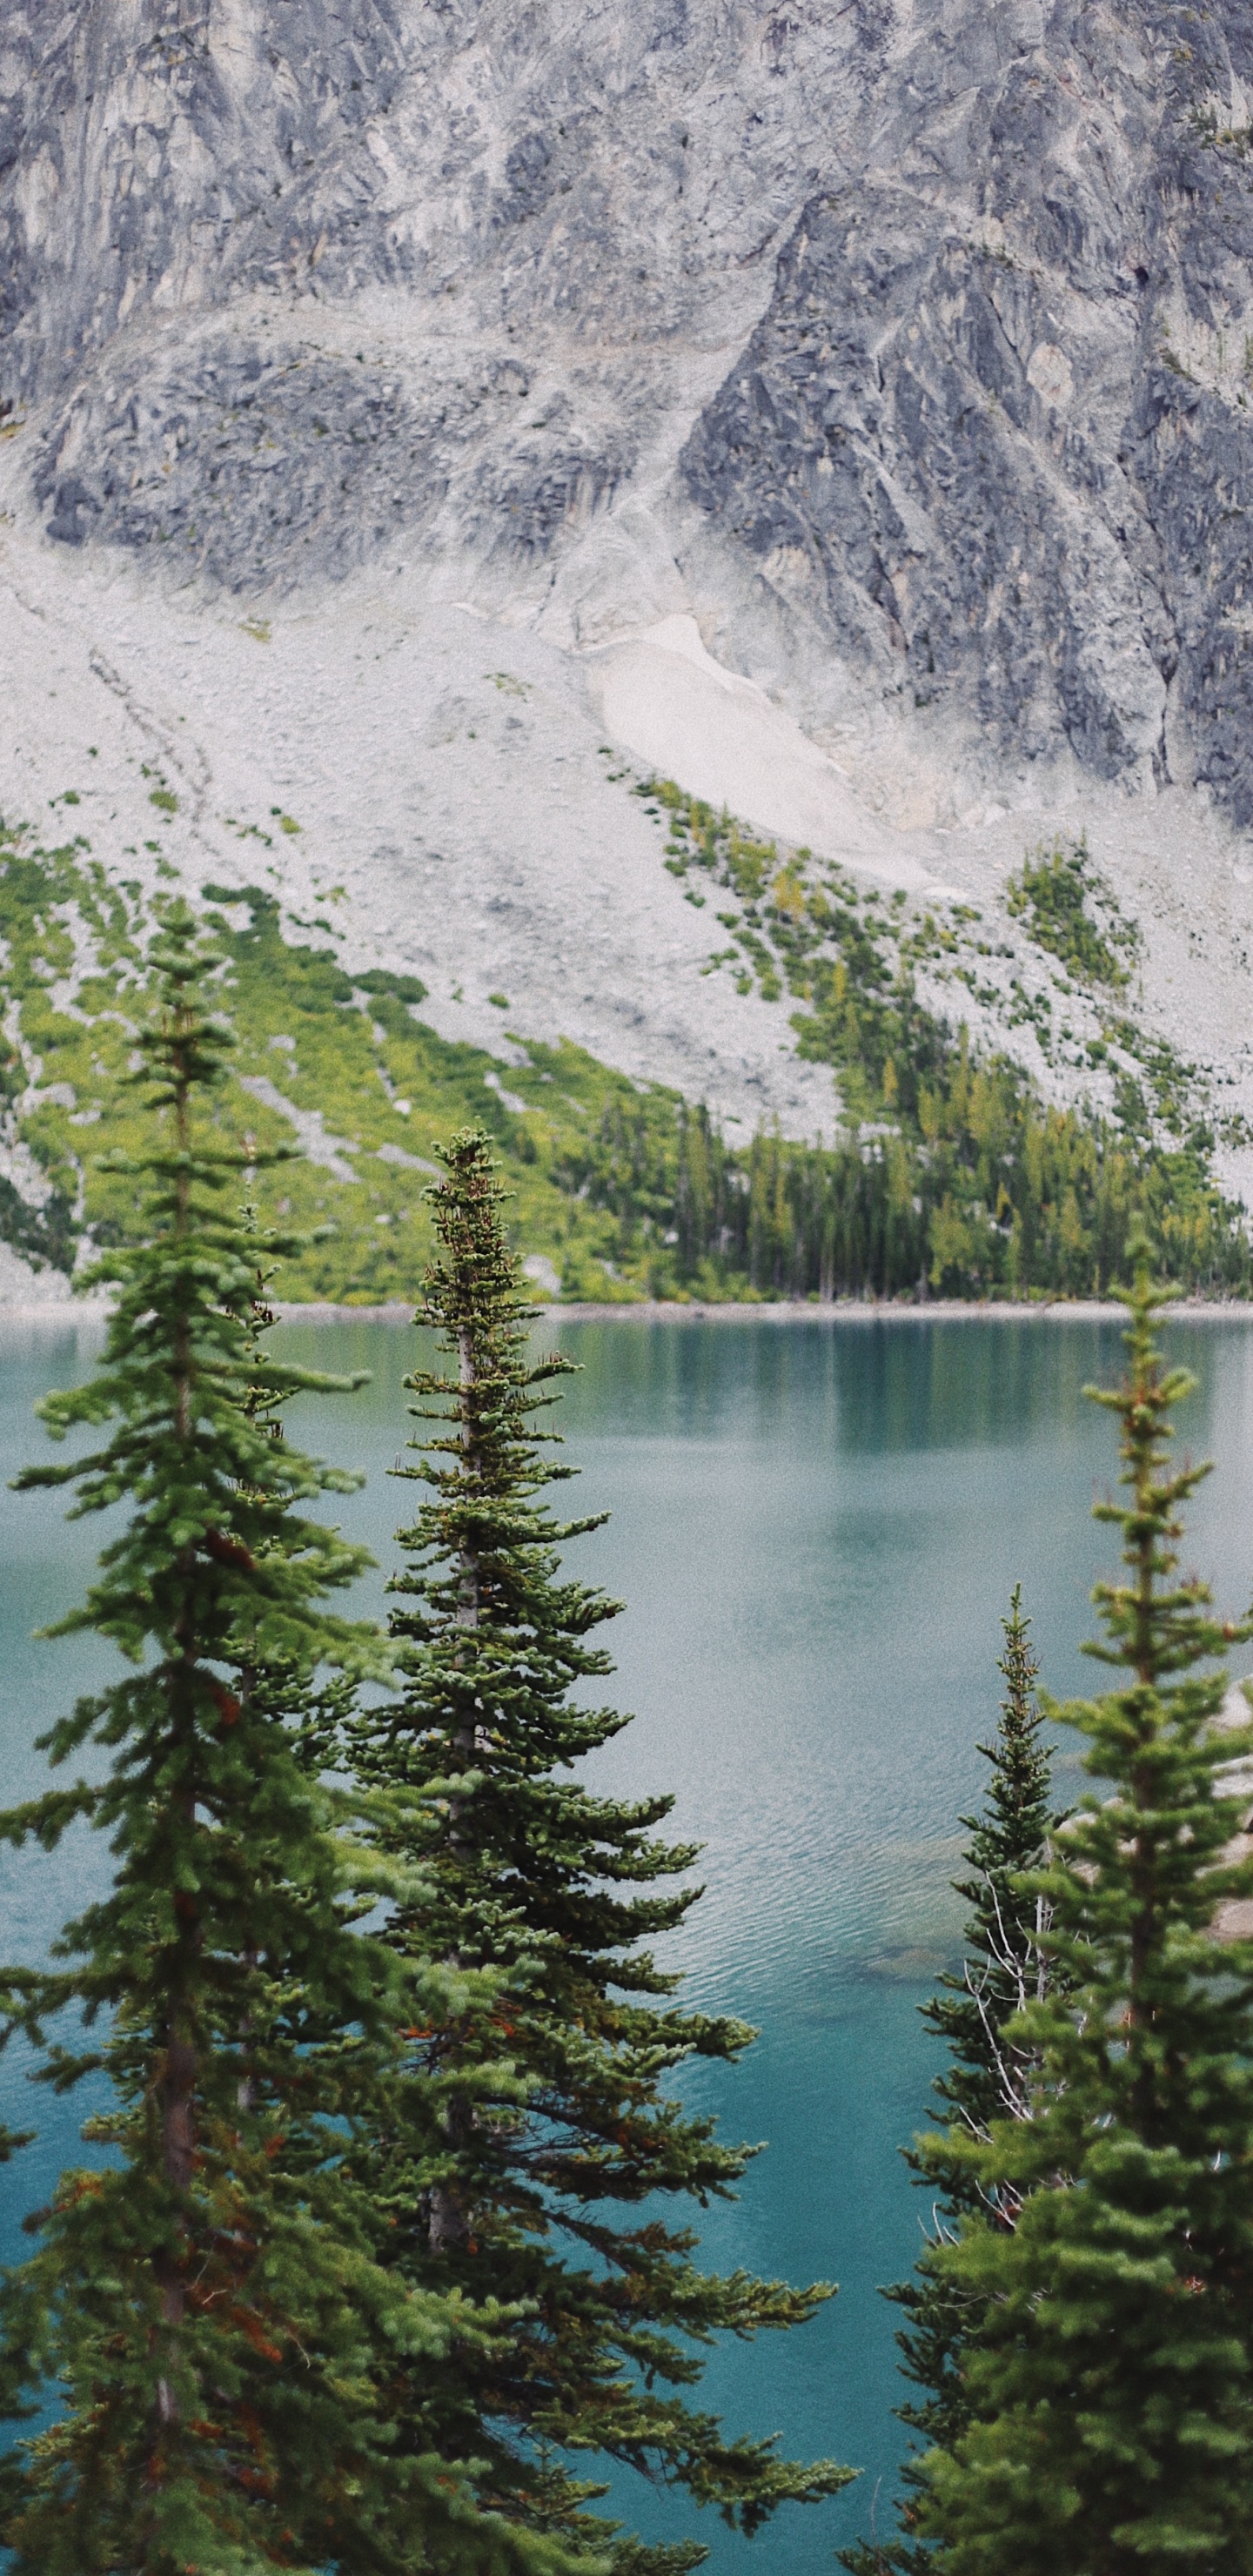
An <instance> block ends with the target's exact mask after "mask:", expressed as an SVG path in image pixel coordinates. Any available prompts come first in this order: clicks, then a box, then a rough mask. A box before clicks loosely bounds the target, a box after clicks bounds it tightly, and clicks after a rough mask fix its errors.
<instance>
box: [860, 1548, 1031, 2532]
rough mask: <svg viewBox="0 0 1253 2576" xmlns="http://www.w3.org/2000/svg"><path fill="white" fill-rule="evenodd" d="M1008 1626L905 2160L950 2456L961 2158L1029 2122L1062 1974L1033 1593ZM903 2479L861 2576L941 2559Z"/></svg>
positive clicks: (922, 2344)
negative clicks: (917, 2133) (990, 1736)
mask: <svg viewBox="0 0 1253 2576" xmlns="http://www.w3.org/2000/svg"><path fill="white" fill-rule="evenodd" d="M1001 1626H1002V1628H1003V1631H1004V1639H1005V1647H1004V1653H1003V1654H1002V1655H1001V1656H1000V1658H999V1660H998V1664H997V1670H998V1672H999V1673H1000V1674H1001V1676H1002V1679H1003V1680H1004V1683H1005V1696H1004V1698H1003V1700H1002V1702H1001V1714H1000V1722H999V1725H998V1727H997V1732H996V1737H995V1740H994V1741H993V1742H992V1743H991V1744H981V1745H980V1746H979V1751H980V1753H981V1754H982V1755H983V1757H984V1760H985V1761H987V1762H988V1763H990V1764H991V1768H992V1777H991V1780H990V1782H989V1784H988V1791H987V1798H986V1803H985V1806H984V1810H983V1813H982V1814H981V1815H978V1816H963V1817H962V1819H961V1821H962V1823H963V1825H964V1826H965V1827H966V1829H967V1831H968V1833H969V1834H970V1841H969V1843H968V1844H967V1846H966V1852H965V1859H966V1863H967V1867H968V1870H969V1872H970V1875H969V1876H967V1877H964V1878H960V1879H955V1880H954V1882H953V1884H954V1887H955V1890H956V1892H957V1894H958V1895H959V1896H962V1897H964V1898H965V1900H966V1902H967V1904H968V1905H969V1907H970V1913H969V1916H968V1918H967V1922H966V1930H965V1944H964V1948H965V1956H964V1959H963V1962H962V1968H961V1973H960V1975H957V1976H946V1977H943V1978H941V1980H940V1991H939V1993H938V1995H936V1996H935V1997H934V1998H933V1999H932V2001H931V2002H930V2003H928V2004H925V2005H924V2006H923V2010H922V2018H923V2020H924V2021H925V2022H926V2023H927V2024H928V2025H929V2027H930V2028H931V2029H932V2030H934V2031H935V2032H937V2033H938V2035H939V2036H940V2038H941V2039H943V2040H944V2042H945V2043H946V2047H947V2051H948V2063H947V2066H946V2068H945V2070H944V2071H943V2072H942V2073H941V2074H940V2075H939V2076H938V2077H937V2079H936V2082H935V2087H934V2090H935V2092H936V2094H937V2096H938V2098H939V2102H940V2105H941V2109H940V2115H939V2117H940V2126H939V2128H938V2129H937V2130H936V2131H935V2132H933V2133H932V2135H931V2136H930V2137H928V2138H925V2139H921V2140H919V2141H918V2143H917V2145H916V2146H914V2147H912V2148H909V2149H907V2150H906V2162H907V2164H908V2165H909V2166H910V2168H911V2170H912V2172H913V2174H914V2178H915V2180H916V2181H917V2182H918V2183H919V2184H920V2185H921V2186H922V2188H923V2189H925V2191H926V2192H927V2194H928V2197H929V2200H930V2203H931V2207H932V2211H933V2213H934V2225H935V2230H936V2233H935V2235H934V2237H929V2238H928V2242H927V2244H926V2246H925V2248H924V2250H923V2252H922V2254H921V2255H920V2257H919V2260H918V2263H917V2265H916V2266H915V2270H914V2276H913V2278H912V2280H909V2281H904V2282H899V2283H898V2284H897V2285H896V2286H895V2287H894V2288H893V2289H891V2290H888V2291H887V2292H886V2293H885V2296H886V2297H888V2298H890V2299H892V2300H893V2301H895V2303H896V2304H897V2305H898V2306H900V2307H902V2308H904V2309H905V2311H906V2314H907V2317H908V2324H907V2325H906V2326H905V2327H904V2328H903V2329H902V2331H901V2332H900V2333H899V2334H898V2336H897V2338H896V2340H897V2343H898V2344H899V2346H900V2348H901V2353H902V2356H903V2359H902V2368H903V2370H904V2373H905V2376H906V2378H907V2379H909V2380H911V2381H912V2382H913V2385H914V2386H915V2387H916V2388H918V2389H920V2390H922V2391H923V2392H924V2394H923V2395H922V2397H921V2399H920V2400H910V2401H909V2402H908V2403H907V2404H905V2405H904V2406H901V2407H898V2409H897V2413H898V2415H899V2418H900V2421H901V2422H902V2423H903V2424H907V2425H909V2426H910V2428H911V2430H913V2431H915V2432H918V2433H921V2434H922V2435H923V2436H924V2439H925V2441H926V2443H927V2445H928V2446H929V2447H940V2448H949V2447H951V2445H952V2444H953V2442H954V2441H956V2439H957V2438H958V2435H959V2434H960V2433H961V2431H962V2430H963V2428H964V2425H965V2421H966V2401H965V2393H964V2384H963V2371H964V2364H965V2360H966V2355H967V2351H968V2347H969V2346H970V2344H971V2342H972V2340H973V2339H974V2338H975V2337H976V2336H977V2333H978V2329H979V2325H980V2323H981V2320H982V2315H983V2302H982V2301H981V2300H980V2299H979V2298H978V2296H977V2295H976V2294H975V2292H974V2291H973V2290H972V2289H971V2288H970V2287H969V2286H967V2285H960V2286H959V2285H957V2284H955V2283H954V2282H953V2281H952V2280H951V2279H950V2278H949V2276H948V2273H947V2271H946V2269H945V2267H944V2266H943V2264H939V2265H937V2262H936V2255H937V2252H938V2251H939V2250H940V2249H941V2248H942V2247H943V2246H944V2245H945V2244H946V2243H949V2242H951V2240H952V2237H953V2234H954V2231H955V2228H956V2225H957V2223H958V2221H959V2220H960V2219H961V2218H962V2216H963V2215H966V2214H969V2213H981V2212H982V2211H983V2210H984V2209H985V2207H986V2202H985V2200H984V2197H983V2194H982V2192H981V2189H980V2184H979V2180H978V2178H977V2176H976V2174H975V2173H974V2171H973V2170H972V2169H971V2166H970V2164H969V2162H968V2160H967V2159H966V2157H965V2156H964V2154H963V2153H962V2152H961V2150H962V2149H963V2148H964V2146H965V2145H966V2144H967V2143H968V2142H969V2141H970V2140H972V2139H982V2140H986V2139H987V2138H988V2137H989V2136H990V2133H991V2128H992V2123H993V2122H994V2121H995V2120H997V2119H1002V2118H1004V2117H1005V2116H1006V2114H1007V2113H1008V2114H1009V2115H1010V2116H1011V2117H1021V2116H1029V2115H1030V2112H1031V2109H1032V2093H1033V2086H1034V2076H1035V2052H1034V2048H1033V2046H1032V2043H1031V2041H1030V2040H1029V2039H1027V2038H1026V2037H1025V2035H1023V2034H1020V2033H1019V2031H1018V2029H1017V2026H1016V2024H1017V2016H1018V2015H1019V2014H1020V2013H1021V2012H1022V2011H1023V2008H1024V2006H1025V2005H1026V2004H1027V2003H1029V2002H1030V2001H1032V2000H1036V2001H1040V2000H1042V1999H1043V1997H1044V1995H1045V1994H1046V1993H1047V1992H1048V1990H1049V1987H1050V1983H1051V1982H1052V1978H1053V1974H1054V1963H1053V1962H1052V1961H1051V1960H1050V1958H1049V1954H1048V1950H1047V1948H1046V1946H1045V1943H1046V1940H1047V1935H1048V1931H1049V1927H1050V1921H1051V1914H1050V1909H1049V1907H1048V1904H1047V1902H1046V1900H1045V1898H1044V1897H1043V1896H1042V1895H1041V1894H1040V1893H1039V1892H1038V1891H1034V1890H1033V1891H1032V1892H1030V1893H1028V1892H1027V1891H1026V1890H1025V1889H1024V1884H1023V1878H1024V1873H1025V1872H1027V1871H1029V1870H1031V1869H1032V1868H1033V1867H1038V1866H1039V1864H1040V1862H1041V1861H1042V1860H1043V1858H1044V1857H1045V1853H1046V1848H1047V1846H1048V1844H1049V1841H1050V1838H1051V1836H1052V1835H1053V1834H1054V1832H1055V1830H1056V1825H1057V1818H1056V1816H1055V1815H1054V1813H1053V1809H1052V1805H1051V1801H1050V1757H1049V1753H1048V1751H1047V1749H1046V1748H1045V1747H1044V1746H1043V1745H1042V1744H1041V1742H1040V1730H1041V1726H1042V1724H1043V1720H1042V1718H1041V1714H1040V1709H1039V1706H1038V1703H1037V1700H1036V1697H1035V1683H1036V1678H1037V1675H1038V1672H1039V1665H1038V1663H1037V1661H1036V1658H1035V1655H1034V1654H1033V1652H1032V1648H1031V1638H1030V1629H1031V1622H1030V1620H1029V1619H1026V1618H1024V1616H1023V1611H1022V1586H1021V1584H1017V1585H1015V1587H1014V1593H1013V1597H1012V1599H1011V1602H1010V1607H1009V1617H1008V1618H1007V1619H1003V1620H1002V1622H1001ZM954 2141H956V2143H957V2147H958V2152H957V2153H956V2154H955V2153H954ZM994 2205H995V2207H996V2209H997V2215H998V2217H999V2219H1000V2222H1001V2224H1002V2225H1005V2226H1009V2225H1012V2224H1013V2220H1014V2216H1015V2208H1014V2204H1013V2202H1012V2200H1011V2199H1010V2198H1009V2196H1008V2195H1007V2194H1006V2193H1004V2192H1003V2191H1002V2192H1001V2193H1000V2194H999V2196H998V2197H997V2199H996V2201H995V2203H994ZM902 2481H903V2485H904V2490H905V2492H904V2497H903V2500H902V2503H901V2506H900V2521H901V2536H900V2537H899V2538H896V2539H893V2540H889V2541H888V2542H886V2543H881V2542H879V2541H877V2540H876V2541H873V2542H868V2543H863V2544H862V2545H861V2546H860V2547H857V2548H854V2549H851V2550H846V2551H844V2552H842V2561H843V2564H844V2565H845V2566H846V2567H848V2568H850V2569H851V2570H852V2571H853V2576H883V2571H887V2570H889V2569H891V2570H893V2571H897V2576H926V2570H927V2569H928V2568H930V2567H931V2565H932V2563H933V2562H932V2553H931V2551H930V2550H929V2549H928V2548H926V2547H924V2546H923V2545H922V2543H920V2542H919V2541H917V2540H916V2539H915V2538H914V2537H913V2533H914V2526H915V2523H916V2519H917V2511H918V2501H917V2500H918V2493H919V2489H920V2487H921V2486H922V2483H923V2482H922V2480H921V2479H920V2476H919V2471H918V2464H917V2454H916V2453H914V2454H912V2455H911V2456H910V2458H909V2459H908V2460H907V2461H906V2463H905V2465H904V2468H903V2471H902Z"/></svg>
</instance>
